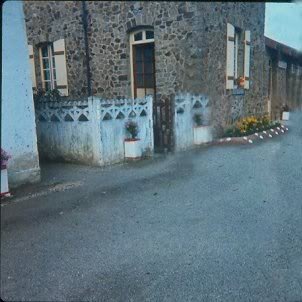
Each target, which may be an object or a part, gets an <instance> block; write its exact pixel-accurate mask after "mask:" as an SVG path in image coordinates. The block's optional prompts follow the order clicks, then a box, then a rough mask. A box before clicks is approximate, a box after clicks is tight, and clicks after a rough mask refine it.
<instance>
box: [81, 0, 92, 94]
mask: <svg viewBox="0 0 302 302" xmlns="http://www.w3.org/2000/svg"><path fill="white" fill-rule="evenodd" d="M82 9H83V14H82V21H83V29H84V42H85V51H86V67H87V73H86V75H87V89H88V97H90V96H92V88H91V73H90V62H89V45H88V18H87V16H88V15H87V9H86V1H82Z"/></svg>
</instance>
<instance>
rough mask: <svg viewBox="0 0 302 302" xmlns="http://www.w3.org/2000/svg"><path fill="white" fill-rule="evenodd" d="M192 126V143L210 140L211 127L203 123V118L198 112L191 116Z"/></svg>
mask: <svg viewBox="0 0 302 302" xmlns="http://www.w3.org/2000/svg"><path fill="white" fill-rule="evenodd" d="M193 120H194V128H193V138H194V144H195V145H200V144H203V143H208V142H210V141H211V140H212V134H211V127H210V126H204V125H203V118H202V115H201V114H200V113H195V114H194V116H193Z"/></svg>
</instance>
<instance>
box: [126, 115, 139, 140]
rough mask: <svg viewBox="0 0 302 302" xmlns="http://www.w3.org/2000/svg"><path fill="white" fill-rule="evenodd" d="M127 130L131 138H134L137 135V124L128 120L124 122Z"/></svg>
mask: <svg viewBox="0 0 302 302" xmlns="http://www.w3.org/2000/svg"><path fill="white" fill-rule="evenodd" d="M125 128H126V130H127V132H128V133H129V134H130V135H131V138H132V139H136V137H137V135H138V125H137V123H136V122H135V121H132V120H129V121H128V122H126V124H125Z"/></svg>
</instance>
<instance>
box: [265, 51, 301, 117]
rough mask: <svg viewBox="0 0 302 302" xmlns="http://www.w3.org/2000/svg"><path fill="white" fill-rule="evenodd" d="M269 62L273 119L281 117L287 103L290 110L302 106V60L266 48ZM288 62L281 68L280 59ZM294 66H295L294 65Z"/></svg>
mask: <svg viewBox="0 0 302 302" xmlns="http://www.w3.org/2000/svg"><path fill="white" fill-rule="evenodd" d="M266 60H267V64H269V61H270V64H271V77H272V79H271V88H270V90H269V91H268V99H269V100H270V101H271V117H272V119H280V117H281V112H282V106H283V105H285V104H287V105H288V106H289V108H290V110H295V109H301V108H302V107H301V106H302V61H301V59H300V60H299V59H298V58H293V57H290V56H286V55H284V54H279V55H278V52H277V51H276V50H273V49H270V48H268V47H267V48H266ZM280 60H281V61H282V62H284V63H286V68H281V67H280V66H279V64H278V62H279V61H280ZM292 66H293V67H292Z"/></svg>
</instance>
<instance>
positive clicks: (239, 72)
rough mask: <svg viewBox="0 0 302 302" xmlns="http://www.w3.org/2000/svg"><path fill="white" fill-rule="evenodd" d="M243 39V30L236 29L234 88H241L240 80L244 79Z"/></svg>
mask: <svg viewBox="0 0 302 302" xmlns="http://www.w3.org/2000/svg"><path fill="white" fill-rule="evenodd" d="M243 64H244V62H243V39H242V35H241V29H239V28H237V27H236V28H235V39H234V88H237V87H238V86H239V82H238V81H239V80H238V79H239V78H240V77H243Z"/></svg>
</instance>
